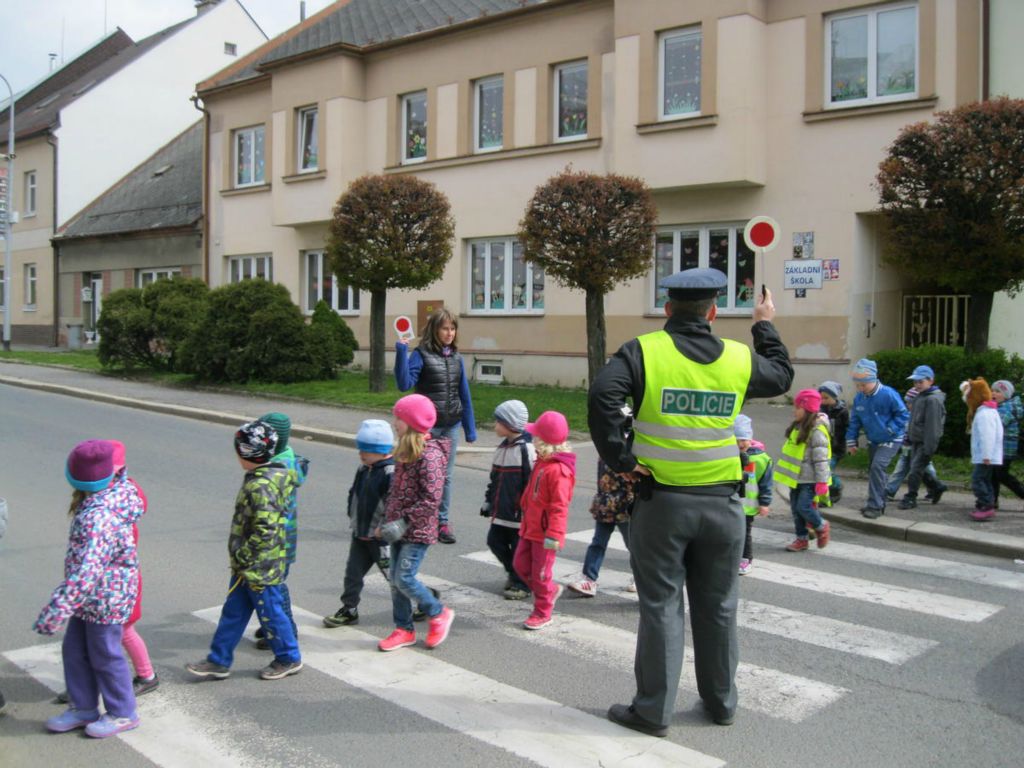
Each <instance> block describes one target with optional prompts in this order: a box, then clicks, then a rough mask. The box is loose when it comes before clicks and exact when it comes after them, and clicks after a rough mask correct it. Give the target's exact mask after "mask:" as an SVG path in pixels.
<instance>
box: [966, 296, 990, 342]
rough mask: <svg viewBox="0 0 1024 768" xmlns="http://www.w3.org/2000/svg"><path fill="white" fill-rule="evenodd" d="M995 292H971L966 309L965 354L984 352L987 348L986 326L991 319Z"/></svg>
mask: <svg viewBox="0 0 1024 768" xmlns="http://www.w3.org/2000/svg"><path fill="white" fill-rule="evenodd" d="M994 299H995V294H994V293H992V292H991V291H989V292H986V293H972V294H971V304H970V306H969V307H968V309H967V339H966V342H965V344H964V351H965V352H966V353H967V354H972V353H974V352H985V351H986V350H987V349H988V326H989V321H990V320H991V319H992V302H993V300H994Z"/></svg>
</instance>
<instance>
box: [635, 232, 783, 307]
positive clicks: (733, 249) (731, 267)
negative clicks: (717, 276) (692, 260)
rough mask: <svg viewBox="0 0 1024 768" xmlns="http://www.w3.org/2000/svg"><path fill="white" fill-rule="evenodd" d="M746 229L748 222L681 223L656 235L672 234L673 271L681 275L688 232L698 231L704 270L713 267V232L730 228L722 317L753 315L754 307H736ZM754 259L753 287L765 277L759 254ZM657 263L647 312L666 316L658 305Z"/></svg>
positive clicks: (652, 277) (698, 251) (648, 296)
mask: <svg viewBox="0 0 1024 768" xmlns="http://www.w3.org/2000/svg"><path fill="white" fill-rule="evenodd" d="M745 226H746V222H745V221H743V222H735V221H727V222H715V223H711V224H678V225H672V226H666V227H658V229H657V234H658V235H663V234H667V233H672V272H673V273H675V272H678V271H679V270H680V269H681V267H680V258H681V254H680V250H681V247H682V246H681V241H682V235H683V233H685V232H697V238H698V248H697V266H698V267H700V268H701V269H707V267H708V266H710V260H711V232H712V231H713V230H721V229H727V230H729V256H728V258H729V263H728V270H727V272H726V278H728V285H727V287H726V289H725V291H726V292H725V296H726V305H725V306H724V307H718V314H719V315H720V316H736V317H745V316H749V315H751V314H753V311H754V307H753V306H750V307H737V306H736V277H737V275H736V253H737V249H738V247H739V245H740V244H742V243H743V228H744V227H745ZM752 258H753V259H754V278H753V279H754V284H755V285H756V284H757V278H758V277H763V276H760V275H758V272H757V270H758V264H759V262H758V260H757V257H756V254H754V255H753V256H752ZM657 277H658V275H657V262H656V261H655V262H654V264H652V267H651V276H650V281H649V282H650V289H649V291H648V294H647V303H648V307H649V309H648V312H649V313H650V314H653V315H657V314H664V306H658V279H657Z"/></svg>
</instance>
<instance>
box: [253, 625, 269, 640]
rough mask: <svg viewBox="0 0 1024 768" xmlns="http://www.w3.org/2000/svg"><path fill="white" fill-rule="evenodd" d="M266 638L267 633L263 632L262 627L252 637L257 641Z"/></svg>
mask: <svg viewBox="0 0 1024 768" xmlns="http://www.w3.org/2000/svg"><path fill="white" fill-rule="evenodd" d="M266 636H267V633H266V632H264V631H263V627H259V628H258V629H257V630H256V632H255V634H253V637H255V638H256V639H257V640H262V639H263V638H264V637H266Z"/></svg>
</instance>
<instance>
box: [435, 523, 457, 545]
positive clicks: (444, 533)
mask: <svg viewBox="0 0 1024 768" xmlns="http://www.w3.org/2000/svg"><path fill="white" fill-rule="evenodd" d="M437 540H438V541H440V542H441V543H442V544H454V543H455V534H454V533H453V532H452V528H451V526H450V525H448V523H444V524H443V525H441V527H439V528H438V529H437Z"/></svg>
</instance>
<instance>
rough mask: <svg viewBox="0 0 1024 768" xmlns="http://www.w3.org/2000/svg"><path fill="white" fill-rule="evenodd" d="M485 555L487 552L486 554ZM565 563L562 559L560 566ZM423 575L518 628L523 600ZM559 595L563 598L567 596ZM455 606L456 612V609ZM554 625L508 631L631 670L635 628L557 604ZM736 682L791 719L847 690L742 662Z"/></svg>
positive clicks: (689, 676) (770, 711)
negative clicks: (586, 616) (579, 614)
mask: <svg viewBox="0 0 1024 768" xmlns="http://www.w3.org/2000/svg"><path fill="white" fill-rule="evenodd" d="M480 554H481V553H473V554H472V555H464V557H468V559H471V560H476V561H478V562H483V563H488V561H487V560H486V559H484V558H483V557H479V556H478V555H480ZM486 554H488V555H490V553H489V552H487V553H486ZM557 562H558V561H556V563H557ZM488 564H493V565H499V563H498V561H497V560H494V559H493V558H492V559H491V560H490V562H489V563H488ZM565 564H566V563H564V562H563V563H561V565H565ZM601 574H602V577H603V576H604V574H605V571H604V570H602V571H601ZM619 576H621V581H622V583H623V584H625V581H626V577H625V575H624V574H619ZM423 578H424V581H427V582H429V583H430V584H431V585H432V586H437V587H438V588H440V589H442V590H443V592H444V597H445V600H446V601H448V600H450V601H452V605H454V606H459V604H460V602H461V603H462V605H463V609H464V612H466V611H470V610H471V611H473V612H475V613H479V614H480V615H481V616H482V617H483V618H485V619H487V620H489V621H490V622H491V623H492V625H496V626H499V627H500V626H503V624H502V622H505V626H506V627H511V628H514V629H517V628H518V627H519V622H518V621H516V622H514V623H513V622H512V621H511V619H510V616H509V614H510V613H511V612H515V615H516V616H517V617H518V619H519V620H520V621H521V620H522V619H523V618H524V617H525V614H526V611H525V610H524V607H523V605H522V603H518V604H516V603H512V607H511V608H509V607H508V606H509V603H510V602H511V601H506V600H502V599H500V598H499V597H498V596H497V595H492V594H488V593H486V592H481V591H479V590H475V589H472V588H470V587H465V586H462V585H459V584H453V583H451V582H445V581H443V580H440V579H430V578H429V577H423ZM622 595H623V596H629V597H632V598H634V599H635V597H636V596H635V595H630V593H628V592H624V593H622ZM562 599H563V600H564V599H566V598H565V596H563V597H562ZM456 609H457V610H458V608H456ZM552 628H553V630H554V631H552V632H548V631H546V630H545V631H542V632H531V633H528V634H525V633H523V632H515V631H511V632H509V634H514V635H515V636H516V637H522V638H523V639H524V640H526V641H529V642H536V643H540V644H542V645H546V646H549V647H552V648H559V649H561V650H564V651H565V652H566V653H571V654H577V653H579V649H580V648H581V647H585V648H586V649H587V653H588V655H589V656H591V657H593V658H599V659H601V660H602V661H603V662H604V663H606V664H607V665H609V666H611V667H614V668H616V669H621V670H625V671H628V670H631V669H632V668H633V659H634V657H635V655H636V633H635V632H634V631H631V630H625V629H620V628H618V627H613V626H610V625H607V624H602V623H599V622H596V621H591V620H590V619H584V618H580V617H577V616H572V615H567V614H564V613H560V612H559V611H558V606H557V605H556V606H555V622H554V623H553V624H552ZM679 685H680V688H681V689H682V690H683V691H684V692H685V694H686V695H687V696H690V695H692V694H693V692H694V691H695V690H696V689H697V679H696V677H695V672H694V668H693V664H692V659H691V658H690V656H689V654H687V658H686V659H685V663H684V664H683V676H682V679H681V680H680V681H679ZM736 685H737V687H738V688H739V690H740V706H741V707H743V708H744V709H747V710H753V711H755V712H759V713H761V714H763V715H767V716H768V717H773V718H778V719H781V720H787V721H789V722H793V723H799V722H801V721H803V720H806V719H807V718H808V717H810V716H811V715H814V714H816V713H817V712H819V711H820V710H822V709H824V708H825V707H827V706H829V705H830V704H832V703H834V702H835V701H838V700H839V699H840V698H842V697H843V696H844V695H846V694H847V693H848V692H849V691H848V690H847V689H846V688H841V687H839V686H834V685H830V684H829V683H824V682H820V681H818V680H810V679H808V678H805V677H800V676H798V675H792V674H789V673H788V672H782V671H781V670H775V669H769V668H767V667H761V666H758V665H756V664H749V663H747V662H743V661H741V662H740V663H739V666H738V668H737V670H736Z"/></svg>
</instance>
